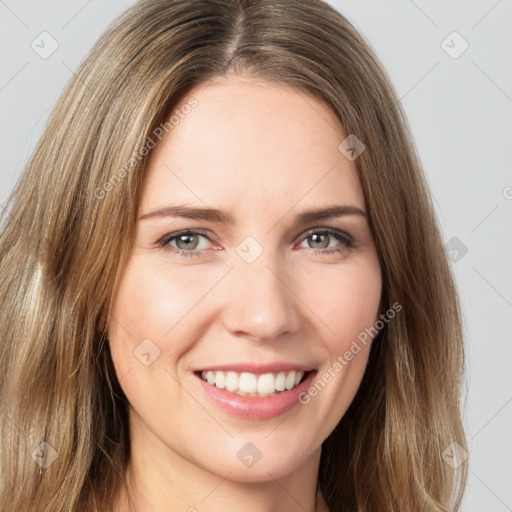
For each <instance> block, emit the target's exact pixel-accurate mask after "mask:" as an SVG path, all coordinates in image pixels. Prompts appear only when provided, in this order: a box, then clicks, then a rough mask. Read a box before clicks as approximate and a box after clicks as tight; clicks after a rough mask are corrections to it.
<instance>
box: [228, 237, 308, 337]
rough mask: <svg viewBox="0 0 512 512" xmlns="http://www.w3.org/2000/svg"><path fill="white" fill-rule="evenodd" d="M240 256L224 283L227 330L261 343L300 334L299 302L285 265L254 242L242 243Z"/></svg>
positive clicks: (238, 250) (235, 260)
mask: <svg viewBox="0 0 512 512" xmlns="http://www.w3.org/2000/svg"><path fill="white" fill-rule="evenodd" d="M260 247H261V246H260ZM237 253H238V255H236V256H235V258H234V268H233V270H232V271H231V272H230V273H229V275H228V276H227V280H226V283H225V290H224V292H225V297H226V298H225V302H224V308H223V312H222V317H223V322H224V324H225V327H226V329H228V330H229V331H230V332H232V333H243V334H246V335H247V336H250V337H253V338H256V339H260V340H262V341H267V340H272V339H276V338H278V337H279V336H280V335H282V334H284V333H286V332H293V331H295V330H297V329H298V325H299V312H298V310H297V301H296V298H295V297H294V294H293V292H292V291H291V290H290V288H293V287H292V285H291V283H288V282H287V281H288V280H289V279H287V276H289V273H288V272H285V271H284V270H283V265H282V261H280V260H279V258H277V257H273V256H272V255H271V251H263V250H262V248H261V249H258V247H257V246H256V244H255V243H254V241H253V240H245V241H244V242H242V243H241V244H240V245H239V246H238V247H237ZM258 253H259V254H258ZM272 254H275V252H274V253H272Z"/></svg>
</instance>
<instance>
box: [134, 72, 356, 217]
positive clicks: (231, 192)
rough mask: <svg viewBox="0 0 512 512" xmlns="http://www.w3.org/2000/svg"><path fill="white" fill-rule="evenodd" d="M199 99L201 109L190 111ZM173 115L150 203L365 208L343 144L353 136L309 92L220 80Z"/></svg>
mask: <svg viewBox="0 0 512 512" xmlns="http://www.w3.org/2000/svg"><path fill="white" fill-rule="evenodd" d="M191 98H193V99H194V105H195V106H194V107H193V108H184V107H183V106H184V105H186V104H187V102H190V100H191ZM173 114H174V115H175V116H176V117H175V118H174V121H175V122H174V123H173V127H172V128H171V129H170V130H169V131H168V133H167V134H165V135H164V137H163V139H162V141H161V142H159V143H158V144H157V146H156V147H155V148H154V149H153V150H152V152H151V154H150V157H149V159H148V162H147V166H146V171H145V176H144V187H143V195H142V207H143V208H144V206H147V207H155V206H160V205H164V204H167V203H169V202H173V201H178V202H185V201H186V202H193V203H201V201H202V202H203V203H206V204H208V205H209V206H214V203H217V202H219V203H222V206H223V207H236V206H237V205H240V203H241V201H243V204H244V205H251V206H254V207H256V208H258V207H259V208H260V209H261V206H262V205H268V204H269V203H276V204H280V205H281V208H280V210H282V209H283V208H284V207H285V206H286V205H289V206H291V205H292V204H295V203H297V202H298V201H301V202H302V204H301V206H307V204H309V202H311V204H318V202H322V203H326V202H333V201H336V200H341V201H342V200H344V199H347V200H350V201H351V202H352V203H353V204H357V205H358V206H360V207H362V208H364V200H363V194H362V190H361V187H360V183H359V178H358V175H357V171H356V167H355V164H354V162H351V161H349V160H348V159H347V158H345V156H344V155H343V154H342V153H341V152H340V151H339V149H338V146H339V144H340V142H341V141H342V140H343V139H344V138H345V137H346V136H347V134H346V133H345V132H344V129H343V127H342V126H341V124H340V123H339V121H338V120H337V119H336V117H335V116H334V115H333V113H332V112H331V111H330V109H328V108H327V107H326V106H325V105H323V104H322V103H321V102H320V101H319V100H317V99H316V98H314V97H312V96H311V95H309V94H308V93H307V92H306V91H304V90H302V89H298V88H295V87H290V86H288V85H284V84H276V83H271V82H264V81H261V80H257V79H247V78H243V79H242V78H218V79H216V80H214V81H213V82H208V83H206V84H205V83H202V84H198V85H197V86H195V87H194V88H193V89H191V90H190V91H189V93H188V94H187V95H186V96H185V97H184V98H182V100H181V101H180V103H178V104H177V105H176V106H175V107H174V109H173ZM176 121H178V122H176ZM301 198H302V199H301ZM203 205H204V204H203Z"/></svg>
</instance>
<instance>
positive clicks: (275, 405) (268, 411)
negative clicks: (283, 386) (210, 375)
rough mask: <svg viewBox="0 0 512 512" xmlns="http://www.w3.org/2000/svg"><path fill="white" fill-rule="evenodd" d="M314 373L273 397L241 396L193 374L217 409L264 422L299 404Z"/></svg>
mask: <svg viewBox="0 0 512 512" xmlns="http://www.w3.org/2000/svg"><path fill="white" fill-rule="evenodd" d="M315 374H316V371H312V372H310V373H309V375H308V376H307V377H306V378H305V379H304V380H303V381H302V382H301V383H300V384H299V385H298V386H296V387H294V388H293V389H290V390H286V391H281V392H279V393H278V394H277V395H275V396H265V397H257V396H242V395H237V394H235V393H230V392H229V391H226V390H224V389H219V388H217V387H215V386H213V385H212V384H208V382H206V381H204V380H203V379H202V378H201V377H200V376H198V375H196V374H194V377H196V379H197V380H198V381H199V385H200V386H201V388H202V390H203V391H204V392H205V393H206V395H207V396H208V397H209V398H210V400H211V401H212V402H213V403H214V404H215V405H216V406H217V407H219V408H221V409H222V410H224V411H226V412H227V413H229V414H232V415H234V416H239V417H243V418H249V419H259V420H264V419H268V418H274V417H276V416H280V415H281V414H284V413H286V412H288V411H289V410H291V409H292V408H293V407H295V406H296V405H297V404H298V403H299V395H300V394H301V393H302V392H304V391H306V389H308V388H309V386H310V385H311V382H312V381H313V378H314V376H315Z"/></svg>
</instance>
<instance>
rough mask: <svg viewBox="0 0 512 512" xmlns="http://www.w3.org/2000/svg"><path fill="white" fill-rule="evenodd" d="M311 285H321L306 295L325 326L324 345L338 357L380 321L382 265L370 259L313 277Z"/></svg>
mask: <svg viewBox="0 0 512 512" xmlns="http://www.w3.org/2000/svg"><path fill="white" fill-rule="evenodd" d="M309 282H310V283H311V282H316V283H317V285H320V284H321V285H322V286H317V287H316V288H315V291H314V292H312V291H310V292H309V293H308V294H307V295H304V296H307V297H308V305H309V306H310V307H311V310H312V311H313V312H314V313H315V314H316V315H317V316H318V318H319V320H320V321H321V322H322V323H323V324H324V326H325V328H324V329H323V332H325V333H326V334H325V337H324V340H323V341H324V345H325V347H326V348H327V349H328V351H329V352H330V355H331V357H334V358H335V357H337V356H338V355H340V354H343V353H344V352H345V350H347V349H348V347H349V346H350V345H351V343H352V341H353V340H355V339H357V337H358V335H360V334H361V333H364V332H365V329H367V328H369V327H371V326H373V325H374V324H375V322H376V320H377V318H378V313H379V305H380V300H381V292H382V277H381V271H380V266H379V265H378V261H376V260H375V259H374V258H371V259H369V260H368V261H364V262H361V263H360V264H357V265H353V266H350V267H349V266H347V267H345V268H341V267H340V268H338V269H336V270H335V271H333V272H332V273H324V274H322V275H320V274H319V275H318V277H317V279H314V276H313V278H310V279H309ZM304 294H306V292H305V291H304Z"/></svg>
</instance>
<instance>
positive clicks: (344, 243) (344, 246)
mask: <svg viewBox="0 0 512 512" xmlns="http://www.w3.org/2000/svg"><path fill="white" fill-rule="evenodd" d="M329 239H331V240H333V239H335V240H337V241H338V242H341V245H340V244H338V245H336V244H335V245H334V246H332V245H329V243H330V241H329ZM308 240H312V242H311V244H312V245H316V247H310V248H311V249H313V250H314V253H315V254H331V253H334V252H339V253H343V252H346V251H348V250H349V249H350V248H351V247H353V246H354V239H353V238H352V237H351V236H349V235H347V234H346V233H344V232H343V231H339V230H337V229H332V228H322V229H318V228H317V229H314V230H311V231H309V232H307V233H306V236H305V238H304V240H303V242H302V243H304V242H307V241H308ZM326 249H328V250H326Z"/></svg>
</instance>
